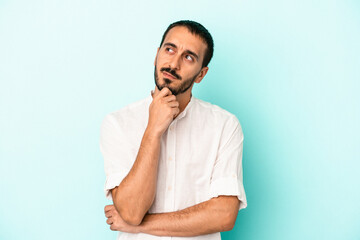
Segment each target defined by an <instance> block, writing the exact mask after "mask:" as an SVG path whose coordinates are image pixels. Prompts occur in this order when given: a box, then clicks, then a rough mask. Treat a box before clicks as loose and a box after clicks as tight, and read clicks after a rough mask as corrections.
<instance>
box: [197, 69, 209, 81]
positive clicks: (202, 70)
mask: <svg viewBox="0 0 360 240" xmlns="http://www.w3.org/2000/svg"><path fill="white" fill-rule="evenodd" d="M208 70H209V67H203V68H202V69H201V70H200V73H199V74H198V76H197V77H196V79H195V82H196V83H200V82H201V80H202V79H203V78H204V77H205V75H206V73H207V72H208Z"/></svg>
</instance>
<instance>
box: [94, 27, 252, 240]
mask: <svg viewBox="0 0 360 240" xmlns="http://www.w3.org/2000/svg"><path fill="white" fill-rule="evenodd" d="M212 55H213V40H212V37H211V35H210V33H209V32H208V31H207V30H206V29H205V28H204V27H203V26H202V25H201V24H199V23H196V22H194V21H178V22H175V23H173V24H171V25H170V26H169V27H168V29H167V30H166V31H165V33H164V35H163V38H162V41H161V44H160V47H159V48H158V50H157V54H156V57H155V62H154V65H155V71H154V77H155V85H156V86H155V91H151V94H150V95H149V96H148V97H147V98H145V99H143V100H140V101H138V102H136V103H132V104H130V105H128V106H127V107H125V108H122V109H120V110H118V111H116V112H113V113H110V114H108V115H107V116H106V117H105V119H104V121H103V123H102V126H101V138H100V148H101V152H102V154H103V156H104V161H105V173H106V183H105V194H106V196H107V197H108V198H109V199H112V200H113V205H107V206H105V216H106V217H107V218H108V219H107V221H106V222H107V223H108V224H109V225H110V229H111V230H114V231H120V232H122V234H120V233H119V236H118V239H142V240H146V239H160V238H162V239H163V238H164V237H161V236H168V239H171V238H172V239H220V232H221V231H229V230H231V229H232V228H233V226H234V224H235V220H236V217H237V213H238V211H239V210H240V209H242V208H245V207H246V205H247V203H246V196H245V191H244V187H243V180H242V178H243V177H242V149H243V132H242V129H241V126H240V123H239V121H238V119H237V118H236V117H235V115H233V114H231V113H229V112H227V111H226V110H224V109H222V108H220V107H218V106H216V105H212V104H210V103H208V102H205V101H202V100H200V99H197V98H195V97H194V96H192V94H191V90H192V87H193V84H194V82H195V83H200V82H201V80H202V79H203V78H204V77H205V75H206V73H207V71H208V69H209V68H208V67H207V65H208V63H209V62H210V60H211V58H212ZM184 237H185V238H184ZM165 238H166V237H165Z"/></svg>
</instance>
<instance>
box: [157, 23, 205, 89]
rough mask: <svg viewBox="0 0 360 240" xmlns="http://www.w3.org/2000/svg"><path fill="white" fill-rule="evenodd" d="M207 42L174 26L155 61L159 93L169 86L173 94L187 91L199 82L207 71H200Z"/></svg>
mask: <svg viewBox="0 0 360 240" xmlns="http://www.w3.org/2000/svg"><path fill="white" fill-rule="evenodd" d="M206 47H207V46H206V43H205V42H204V41H203V40H202V39H201V38H200V37H198V36H196V35H193V34H192V33H190V32H189V30H188V29H187V28H186V27H183V26H177V27H174V28H172V29H170V31H169V32H168V33H167V35H166V37H165V39H164V42H163V44H162V46H161V47H160V48H159V49H158V52H157V54H156V58H155V63H154V64H155V70H154V77H155V84H156V86H157V88H158V89H159V90H161V89H162V88H164V87H168V88H169V89H170V90H171V92H172V93H173V94H174V95H178V94H181V93H184V92H186V91H187V90H188V89H190V90H191V87H192V85H193V83H194V82H197V83H198V82H200V81H201V79H202V78H203V77H204V76H205V74H206V72H207V69H208V68H207V67H204V68H202V62H203V59H204V54H205V51H206Z"/></svg>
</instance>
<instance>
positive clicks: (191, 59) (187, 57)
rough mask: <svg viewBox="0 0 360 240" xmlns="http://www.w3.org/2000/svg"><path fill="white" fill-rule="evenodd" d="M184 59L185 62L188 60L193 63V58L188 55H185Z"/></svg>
mask: <svg viewBox="0 0 360 240" xmlns="http://www.w3.org/2000/svg"><path fill="white" fill-rule="evenodd" d="M185 58H186V59H187V60H190V61H193V60H194V59H193V57H192V56H190V55H186V56H185Z"/></svg>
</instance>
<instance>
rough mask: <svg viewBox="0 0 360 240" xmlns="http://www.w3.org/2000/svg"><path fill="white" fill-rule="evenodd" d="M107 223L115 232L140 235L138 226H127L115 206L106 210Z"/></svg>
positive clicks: (107, 206) (109, 206) (107, 207)
mask: <svg viewBox="0 0 360 240" xmlns="http://www.w3.org/2000/svg"><path fill="white" fill-rule="evenodd" d="M104 212H105V217H107V220H106V223H107V224H109V225H110V229H111V230H113V231H121V232H127V233H139V228H138V227H137V226H133V225H129V224H127V223H126V222H125V221H124V220H123V219H122V218H121V216H120V215H119V213H118V212H117V211H116V209H115V207H114V205H106V206H105V208H104Z"/></svg>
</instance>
